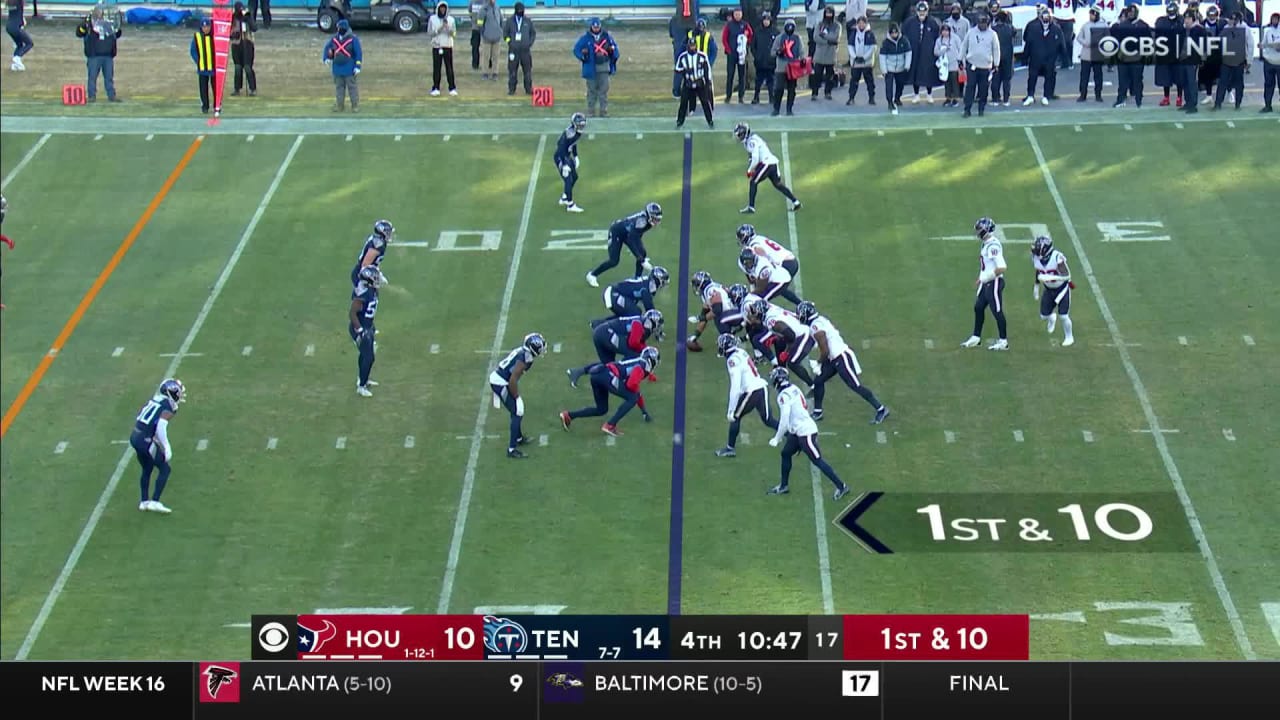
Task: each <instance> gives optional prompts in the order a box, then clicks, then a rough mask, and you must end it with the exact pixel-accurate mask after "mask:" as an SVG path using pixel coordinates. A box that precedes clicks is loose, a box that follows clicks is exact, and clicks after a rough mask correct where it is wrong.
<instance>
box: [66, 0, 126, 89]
mask: <svg viewBox="0 0 1280 720" xmlns="http://www.w3.org/2000/svg"><path fill="white" fill-rule="evenodd" d="M106 12H107V10H106V7H105V6H103V4H102V3H98V4H97V5H95V6H94V8H93V10H92V11H90V13H89V16H88V17H86V18H85V19H84V22H82V23H80V24H79V25H77V26H76V37H78V38H84V59H85V65H86V66H87V67H88V69H89V81H88V83H87V84H86V85H85V88H86V89H87V90H88V93H87V94H88V96H89V97H88V100H89V102H96V101H97V98H98V75H99V74H101V75H102V87H103V88H104V89H105V90H106V91H107V101H108V102H120V98H119V96H117V95H116V81H115V77H116V41H117V40H119V39H120V36H121V35H123V34H124V27H116V26H115V25H114V24H113V23H112V22H111V21H110V20H108V19H107V17H106Z"/></svg>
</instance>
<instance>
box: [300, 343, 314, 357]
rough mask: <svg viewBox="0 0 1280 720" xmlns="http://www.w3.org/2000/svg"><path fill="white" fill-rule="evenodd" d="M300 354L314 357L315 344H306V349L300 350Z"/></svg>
mask: <svg viewBox="0 0 1280 720" xmlns="http://www.w3.org/2000/svg"><path fill="white" fill-rule="evenodd" d="M302 354H303V355H306V356H307V357H314V356H315V354H316V346H315V345H308V346H307V349H306V350H303V351H302Z"/></svg>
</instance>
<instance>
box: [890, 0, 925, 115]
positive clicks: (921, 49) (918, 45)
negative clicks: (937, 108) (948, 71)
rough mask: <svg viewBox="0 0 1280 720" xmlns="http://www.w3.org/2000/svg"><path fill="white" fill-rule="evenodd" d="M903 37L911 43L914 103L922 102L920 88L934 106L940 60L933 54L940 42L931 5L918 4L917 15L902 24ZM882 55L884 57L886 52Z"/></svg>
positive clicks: (911, 76)
mask: <svg viewBox="0 0 1280 720" xmlns="http://www.w3.org/2000/svg"><path fill="white" fill-rule="evenodd" d="M901 31H902V36H903V37H905V38H906V39H907V42H909V43H911V75H910V80H911V86H912V89H913V90H914V92H915V96H914V97H912V98H911V102H912V103H918V102H920V88H922V87H923V88H924V92H925V99H926V100H928V101H929V104H930V105H932V104H933V88H934V87H936V86H937V85H938V58H937V56H935V55H934V54H933V48H934V45H936V44H937V42H938V21H937V20H934V19H933V18H931V17H929V3H927V2H924V0H921V2H918V3H916V14H915V15H913V16H911V17H909V18H907V21H906V22H904V23H903V24H902V28H901ZM880 55H881V56H882V57H883V56H884V52H883V51H881V53H880Z"/></svg>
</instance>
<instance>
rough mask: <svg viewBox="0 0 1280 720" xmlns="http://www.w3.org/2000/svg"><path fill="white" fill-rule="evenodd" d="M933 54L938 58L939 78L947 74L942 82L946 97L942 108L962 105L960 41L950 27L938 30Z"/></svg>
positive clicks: (943, 26)
mask: <svg viewBox="0 0 1280 720" xmlns="http://www.w3.org/2000/svg"><path fill="white" fill-rule="evenodd" d="M933 54H934V55H935V56H936V57H937V58H938V76H939V77H941V76H942V75H943V73H946V77H945V78H943V80H942V87H943V92H944V93H945V96H944V98H943V100H942V107H955V106H957V105H959V104H960V98H961V97H962V95H961V94H960V40H958V39H957V38H956V35H955V33H954V32H952V30H951V26H950V25H942V26H941V27H939V28H938V39H937V40H936V41H934V43H933Z"/></svg>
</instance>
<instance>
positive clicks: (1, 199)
mask: <svg viewBox="0 0 1280 720" xmlns="http://www.w3.org/2000/svg"><path fill="white" fill-rule="evenodd" d="M7 212H9V200H8V198H6V197H5V196H4V195H0V223H2V222H4V215H5V213H7Z"/></svg>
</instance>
